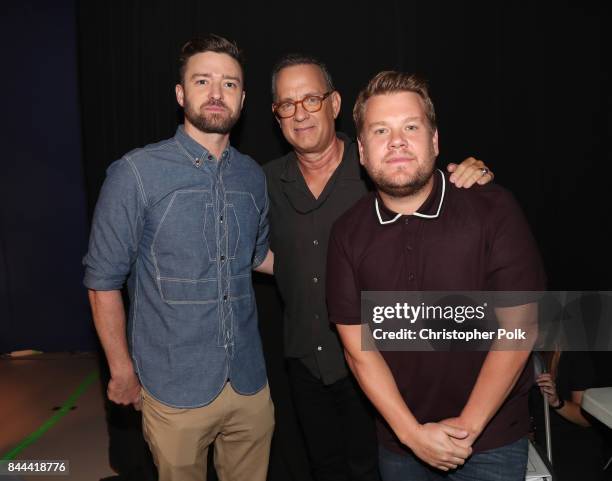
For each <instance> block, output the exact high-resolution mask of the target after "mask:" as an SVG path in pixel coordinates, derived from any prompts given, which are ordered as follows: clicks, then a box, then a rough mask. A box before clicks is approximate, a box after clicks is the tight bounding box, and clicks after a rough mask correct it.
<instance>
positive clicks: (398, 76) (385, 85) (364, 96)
mask: <svg viewBox="0 0 612 481" xmlns="http://www.w3.org/2000/svg"><path fill="white" fill-rule="evenodd" d="M397 92H414V93H415V94H417V95H419V97H421V98H422V99H423V102H424V103H425V115H426V116H427V120H428V122H429V127H430V129H431V130H432V132H433V131H435V130H436V129H437V123H436V111H435V109H434V105H433V102H432V101H431V98H430V97H429V92H428V88H427V82H426V81H425V80H424V79H422V78H421V77H419V76H417V75H415V74H407V73H404V72H396V71H394V70H385V71H383V72H380V73H378V74H376V75H375V76H374V78H372V80H370V81H369V82H368V85H367V86H366V88H364V89H363V90H361V92H359V95H358V96H357V100H356V101H355V107H353V120H354V122H355V128H356V129H357V136H359V135H361V130H362V129H363V120H364V119H363V117H364V114H365V105H366V102H367V101H368V99H369V98H370V97H374V96H375V95H384V94H390V93H397Z"/></svg>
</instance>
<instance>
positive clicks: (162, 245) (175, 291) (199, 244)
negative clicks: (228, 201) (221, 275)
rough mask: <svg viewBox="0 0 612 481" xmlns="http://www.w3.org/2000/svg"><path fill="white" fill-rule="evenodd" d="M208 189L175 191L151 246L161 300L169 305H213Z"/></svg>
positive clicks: (214, 272) (214, 285)
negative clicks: (210, 303) (211, 303)
mask: <svg viewBox="0 0 612 481" xmlns="http://www.w3.org/2000/svg"><path fill="white" fill-rule="evenodd" d="M215 228H216V225H215V218H214V208H213V202H212V194H211V192H210V191H209V190H178V191H176V192H174V193H173V195H172V197H171V199H170V201H169V203H168V205H167V206H166V208H165V210H164V213H163V215H162V218H161V220H160V222H159V226H158V228H157V231H156V233H155V237H154V239H153V243H152V244H151V254H152V258H153V262H154V263H155V269H156V271H157V284H158V288H159V292H160V295H161V297H162V299H163V300H164V301H165V302H167V303H170V304H194V303H195V304H204V303H209V302H216V301H217V296H218V291H217V270H216V263H215V260H216V256H217V242H216V239H217V235H216V231H215Z"/></svg>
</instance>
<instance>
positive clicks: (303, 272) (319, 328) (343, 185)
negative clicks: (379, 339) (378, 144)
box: [264, 133, 368, 384]
mask: <svg viewBox="0 0 612 481" xmlns="http://www.w3.org/2000/svg"><path fill="white" fill-rule="evenodd" d="M338 137H339V138H340V139H342V141H343V142H344V154H343V157H342V161H341V163H340V164H339V165H338V167H337V168H336V170H335V172H334V173H333V174H332V176H331V178H330V179H329V181H328V182H327V184H326V186H325V188H324V189H323V192H322V193H321V195H320V196H319V197H318V198H315V197H314V196H313V195H312V192H311V191H310V189H309V188H308V186H307V185H306V181H305V180H304V177H303V176H302V173H301V171H300V168H299V167H298V165H297V158H296V156H295V153H294V152H290V153H288V154H287V155H285V156H284V157H281V158H279V159H276V160H274V161H272V162H269V163H267V164H266V165H265V166H264V171H265V172H266V176H267V179H268V194H269V196H270V214H269V218H270V228H271V236H270V247H271V249H272V251H273V252H274V275H275V277H276V281H277V284H278V288H279V291H280V293H281V296H282V299H283V302H284V340H285V355H286V356H287V357H292V358H299V359H301V360H302V361H303V362H304V364H306V366H307V367H308V368H309V370H310V371H311V372H312V373H313V374H314V375H315V376H317V377H319V378H320V379H321V380H322V381H323V382H324V383H325V384H331V383H333V382H335V381H337V380H339V379H341V378H343V377H345V376H346V375H347V374H348V370H347V367H346V364H345V361H344V354H343V350H342V346H341V344H340V341H339V339H338V335H337V333H336V331H335V329H334V327H333V326H332V325H330V323H329V321H328V317H327V308H326V302H325V279H326V262H327V244H328V240H329V235H330V231H331V227H332V225H333V223H334V222H335V220H336V219H337V218H338V217H340V215H341V214H343V213H344V212H345V211H346V210H348V208H349V207H351V206H352V205H353V204H355V202H356V201H357V200H358V199H359V198H360V197H362V196H363V195H364V194H365V193H366V192H367V191H368V189H367V185H366V180H365V173H364V172H363V171H362V169H361V166H360V164H359V153H358V151H357V145H356V143H355V142H353V141H352V140H350V139H349V138H348V137H347V136H346V135H344V134H341V133H339V134H338Z"/></svg>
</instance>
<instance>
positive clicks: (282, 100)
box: [276, 91, 325, 104]
mask: <svg viewBox="0 0 612 481" xmlns="http://www.w3.org/2000/svg"><path fill="white" fill-rule="evenodd" d="M323 95H325V93H320V92H318V91H317V92H307V93H305V94H304V95H302V98H303V99H304V98H306V97H312V96H317V97H322V96H323ZM283 102H295V100H294V99H293V97H284V98H282V99H279V100H278V101H277V102H276V103H277V104H282V103H283Z"/></svg>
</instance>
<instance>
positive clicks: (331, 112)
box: [274, 64, 340, 153]
mask: <svg viewBox="0 0 612 481" xmlns="http://www.w3.org/2000/svg"><path fill="white" fill-rule="evenodd" d="M275 87H276V98H275V99H274V101H275V103H277V104H278V103H281V102H283V101H297V100H302V99H303V98H304V97H305V96H306V95H323V94H325V93H327V90H328V86H327V82H326V81H325V76H324V74H323V72H322V71H321V69H320V68H319V67H318V66H317V65H312V64H305V65H293V66H291V67H285V68H284V69H282V70H281V71H280V72H278V74H277V75H276V86H275ZM339 111H340V95H339V94H338V93H337V92H334V93H333V94H331V95H330V96H329V97H327V98H326V99H325V100H324V101H323V104H322V106H321V110H319V111H318V112H314V113H313V112H308V111H307V110H305V109H304V107H303V106H302V105H301V104H300V105H298V106H297V109H296V112H295V115H294V116H293V117H289V118H287V119H278V123H279V125H280V127H281V130H282V131H283V135H284V137H285V139H286V140H287V142H289V143H290V144H291V145H292V147H293V148H294V149H295V150H296V151H297V152H300V153H316V152H321V151H322V150H324V149H325V148H326V147H327V146H328V145H330V143H331V142H332V141H333V140H334V138H335V137H336V127H335V125H334V121H335V119H336V117H337V115H338V112H339Z"/></svg>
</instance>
